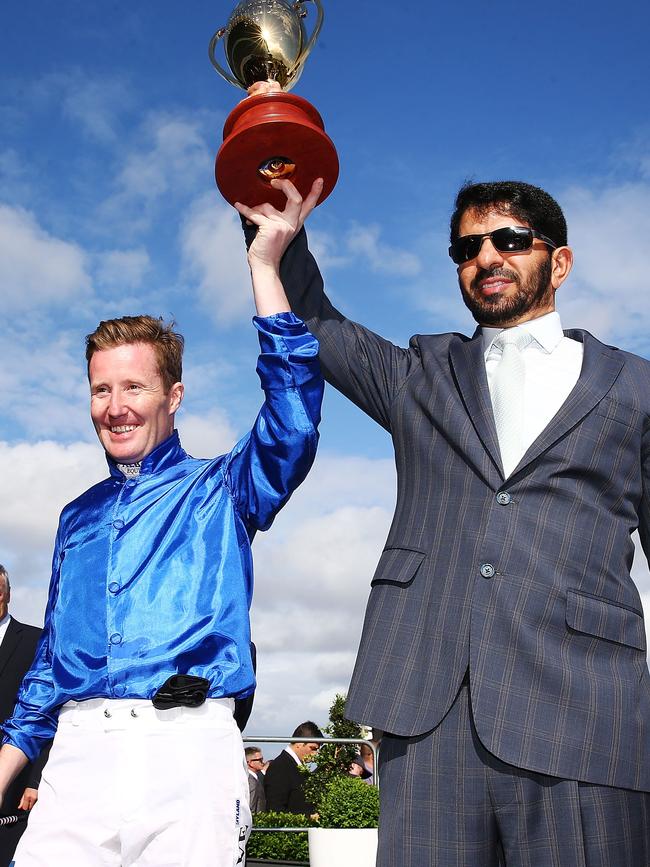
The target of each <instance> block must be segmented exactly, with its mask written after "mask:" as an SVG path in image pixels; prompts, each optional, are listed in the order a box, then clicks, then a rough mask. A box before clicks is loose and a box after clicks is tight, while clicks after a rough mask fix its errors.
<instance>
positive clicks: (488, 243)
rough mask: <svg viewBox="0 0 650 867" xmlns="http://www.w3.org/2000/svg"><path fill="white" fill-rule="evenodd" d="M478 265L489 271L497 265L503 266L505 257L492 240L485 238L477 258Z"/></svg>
mask: <svg viewBox="0 0 650 867" xmlns="http://www.w3.org/2000/svg"><path fill="white" fill-rule="evenodd" d="M476 264H477V265H478V267H479V268H483V269H484V270H486V271H488V270H489V269H490V268H494V267H495V266H497V265H503V256H502V255H501V253H500V252H499V251H498V250H497V248H496V247H495V246H494V244H493V243H492V238H490V237H487V238H483V240H482V241H481V246H480V249H479V251H478V255H477V256H476Z"/></svg>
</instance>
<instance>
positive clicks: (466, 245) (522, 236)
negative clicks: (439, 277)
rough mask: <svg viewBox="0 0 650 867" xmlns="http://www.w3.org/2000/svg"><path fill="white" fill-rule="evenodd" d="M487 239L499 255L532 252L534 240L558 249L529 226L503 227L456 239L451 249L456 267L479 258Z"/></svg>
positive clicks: (450, 253) (553, 242) (548, 239)
mask: <svg viewBox="0 0 650 867" xmlns="http://www.w3.org/2000/svg"><path fill="white" fill-rule="evenodd" d="M485 238H489V239H490V241H492V244H493V245H494V247H495V248H496V249H497V250H498V251H499V253H522V252H523V251H524V250H530V248H531V247H532V246H533V238H538V239H539V240H540V241H543V242H544V243H545V244H548V246H549V247H552V248H553V249H554V250H555V249H556V247H557V244H556V243H555V241H551V239H550V238H547V237H546V235H542V233H541V232H537V231H536V230H535V229H529V228H528V227H527V226H503V228H501V229H495V230H494V231H493V232H484V233H483V234H482V235H461V237H460V238H456V240H455V241H454V242H453V243H452V245H451V247H450V248H449V255H450V256H451V258H452V261H453V262H454V263H455V264H456V265H462V263H463V262H469V260H470V259H474V258H475V257H476V256H478V254H479V252H480V249H481V245H482V244H483V241H484V240H485Z"/></svg>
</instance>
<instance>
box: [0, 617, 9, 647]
mask: <svg viewBox="0 0 650 867" xmlns="http://www.w3.org/2000/svg"><path fill="white" fill-rule="evenodd" d="M10 620H11V614H5V616H4V617H3V618H2V620H0V644H2V642H3V641H4V640H5V634H6V632H7V626H9V621H10Z"/></svg>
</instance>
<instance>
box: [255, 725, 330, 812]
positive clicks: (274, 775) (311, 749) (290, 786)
mask: <svg viewBox="0 0 650 867" xmlns="http://www.w3.org/2000/svg"><path fill="white" fill-rule="evenodd" d="M291 737H293V738H305V741H304V743H303V742H299V743H292V744H291V745H290V746H287V747H285V748H284V750H283V751H282V752H281V753H280V755H279V756H278V757H277V758H275V759H273V761H272V762H271V764H270V765H269V769H268V771H267V772H266V775H265V777H264V792H265V793H266V809H267V810H272V811H273V812H275V813H303V814H304V815H305V816H311V814H312V813H313V812H314V805H313V804H311V803H310V802H309V801H308V800H307V799H306V798H305V792H304V788H303V787H304V782H305V771H304V770H303V768H304V764H305V762H308V761H309V759H310V758H311V757H312V756H314V755H316V753H317V752H318V750H319V744H317V743H313V742H312V741H309V738H322V737H323V733H322V732H321V730H320V729H319V728H318V726H317V725H316V723H314V722H311V721H310V720H307V722H304V723H300V725H299V726H298V727H297V728H296V730H295V731H294V733H293V734H292V736H291Z"/></svg>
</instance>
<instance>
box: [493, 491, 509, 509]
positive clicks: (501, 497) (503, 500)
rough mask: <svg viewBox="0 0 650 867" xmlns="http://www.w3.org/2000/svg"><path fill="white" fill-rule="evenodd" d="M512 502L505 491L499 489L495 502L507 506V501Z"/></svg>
mask: <svg viewBox="0 0 650 867" xmlns="http://www.w3.org/2000/svg"><path fill="white" fill-rule="evenodd" d="M511 502H512V497H511V496H510V494H509V493H508V492H507V491H499V493H498V494H497V503H498V504H499V505H500V506H507V505H508V503H511Z"/></svg>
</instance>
